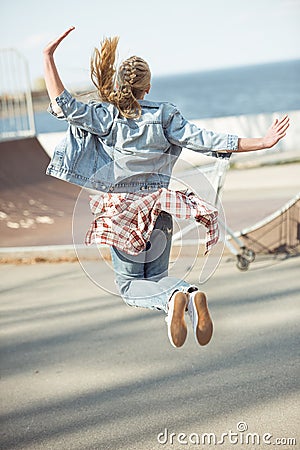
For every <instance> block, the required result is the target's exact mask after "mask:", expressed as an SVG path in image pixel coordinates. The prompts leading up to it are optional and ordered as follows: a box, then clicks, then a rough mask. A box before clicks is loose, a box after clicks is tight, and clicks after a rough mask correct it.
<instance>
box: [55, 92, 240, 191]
mask: <svg viewBox="0 0 300 450" xmlns="http://www.w3.org/2000/svg"><path fill="white" fill-rule="evenodd" d="M56 102H57V104H58V106H59V107H60V108H61V111H62V112H61V114H60V116H59V117H58V116H57V114H56V113H54V111H53V109H52V108H51V105H50V109H49V112H50V113H51V114H53V115H55V116H57V117H58V118H63V119H65V120H67V121H68V123H69V127H68V130H67V133H66V136H65V138H64V140H63V141H62V142H61V143H60V144H58V146H57V147H56V148H55V151H54V154H53V157H52V159H51V162H50V164H49V166H48V168H47V172H46V173H47V174H48V175H52V176H54V177H57V178H60V179H62V180H65V181H68V182H70V183H74V184H77V185H80V186H84V187H86V188H90V189H95V190H98V191H102V192H140V191H144V190H147V191H156V190H157V189H159V188H167V187H168V185H169V181H170V177H171V173H172V169H173V166H174V164H175V162H176V160H177V159H178V157H179V156H180V153H181V151H182V148H183V147H185V148H188V149H190V150H194V151H196V152H200V153H203V154H205V155H209V156H216V157H219V158H220V157H221V158H224V157H225V158H229V157H230V155H231V152H232V151H235V150H237V146H238V137H237V136H235V135H230V134H220V133H213V132H211V131H206V130H204V129H199V128H198V127H196V125H194V124H192V123H190V122H188V121H187V120H185V119H184V118H183V117H182V115H181V113H180V111H179V110H178V109H177V108H176V106H174V105H173V104H171V103H166V102H153V101H145V100H140V105H141V108H142V114H141V117H140V118H139V119H134V120H133V119H127V118H124V117H123V116H121V115H120V113H119V111H118V109H117V108H116V107H115V106H114V105H112V104H109V103H99V102H92V103H89V104H86V103H83V102H80V101H78V100H76V99H75V98H74V97H72V95H71V94H70V93H69V92H68V91H66V90H64V92H62V94H61V95H59V96H58V97H57V98H56ZM218 151H223V152H222V153H219V152H218ZM224 151H225V153H224ZM226 151H228V153H226Z"/></svg>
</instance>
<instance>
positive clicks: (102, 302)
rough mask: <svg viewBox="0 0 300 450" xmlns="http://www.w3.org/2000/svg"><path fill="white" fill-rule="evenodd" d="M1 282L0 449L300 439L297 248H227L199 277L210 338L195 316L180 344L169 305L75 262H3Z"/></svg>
mask: <svg viewBox="0 0 300 450" xmlns="http://www.w3.org/2000/svg"><path fill="white" fill-rule="evenodd" d="M182 264H183V265H184V264H185V261H184V260H183V262H182ZM199 264H201V261H200V259H199V260H197V263H196V265H195V267H194V268H193V270H192V271H191V272H190V275H189V278H190V280H191V281H192V282H193V281H194V282H197V280H198V278H199V271H200V268H199ZM99 271H100V272H101V274H102V276H103V279H104V278H106V277H107V276H108V272H109V271H110V268H109V266H108V265H107V264H106V263H105V262H104V261H102V262H100V263H99ZM0 280H1V305H0V316H1V380H0V381H1V446H0V448H1V449H3V450H4V449H5V450H10V449H14V450H17V449H24V450H25V449H31V450H50V449H51V450H61V449H66V450H73V449H76V450H83V449H97V450H110V449H112V450H156V449H160V448H165V449H181V448H191V449H192V448H217V447H218V446H220V447H221V448H224V449H226V450H227V449H236V448H239V449H242V448H247V449H250V448H251V449H264V448H265V449H269V448H287V449H294V448H299V439H300V436H299V331H298V330H299V319H300V317H299V300H300V280H299V257H294V258H289V259H270V258H269V259H262V258H259V259H258V260H257V261H256V262H254V263H253V264H251V266H250V269H249V271H248V272H243V273H242V272H239V271H238V270H237V269H236V268H235V266H234V263H233V261H232V258H230V257H226V258H223V260H222V262H221V264H220V266H219V268H218V269H217V271H216V272H215V274H214V275H213V276H212V277H211V278H210V279H209V281H207V282H206V283H205V286H204V287H203V288H204V289H205V291H206V293H207V295H208V298H209V304H210V309H211V313H212V316H213V320H214V328H215V332H214V336H213V339H212V341H211V342H210V344H209V345H208V346H207V347H200V346H199V345H197V344H196V342H195V340H194V336H193V333H192V330H191V327H190V323H188V325H189V334H188V339H187V341H186V343H185V344H184V346H183V347H182V348H181V349H174V348H173V347H171V345H170V343H169V341H168V337H167V329H166V324H165V321H164V315H163V314H162V313H160V312H158V311H157V312H156V311H150V310H144V309H136V308H130V307H128V306H126V305H125V304H124V303H123V302H122V300H121V299H120V298H119V297H117V296H114V295H112V294H110V293H109V292H106V291H103V290H101V289H100V288H99V287H98V286H96V285H95V284H94V283H93V282H92V281H91V280H90V279H89V278H88V277H87V276H86V274H85V272H84V271H83V270H82V269H81V267H80V265H79V264H78V263H73V264H71V263H61V264H36V265H19V266H14V265H2V266H0ZM187 321H188V319H187ZM246 429H247V430H246ZM243 430H244V431H243ZM171 433H173V435H172V434H171ZM174 433H175V434H174ZM180 433H183V434H180ZM205 433H210V436H208V435H205ZM226 433H227V434H226ZM234 433H236V434H234ZM222 434H223V437H222ZM158 438H159V440H160V442H159V441H158ZM213 439H215V441H213ZM276 439H280V441H276ZM290 439H292V440H293V441H291V440H290ZM295 439H296V440H297V444H294V440H295ZM180 442H181V443H180ZM201 442H202V444H201ZM209 442H210V444H211V445H210V444H209ZM213 442H216V444H215V445H212V443H213ZM221 442H223V443H221ZM247 442H250V443H248V444H247ZM251 442H255V443H254V444H253V443H252V444H251ZM279 442H280V444H279ZM198 444H199V445H198ZM200 444H201V445H200Z"/></svg>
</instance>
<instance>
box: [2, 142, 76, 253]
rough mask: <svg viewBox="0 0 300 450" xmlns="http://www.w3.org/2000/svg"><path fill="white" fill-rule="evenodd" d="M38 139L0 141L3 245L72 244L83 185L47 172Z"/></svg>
mask: <svg viewBox="0 0 300 450" xmlns="http://www.w3.org/2000/svg"><path fill="white" fill-rule="evenodd" d="M49 160H50V159H49V156H48V155H47V154H46V152H45V151H44V149H43V147H42V146H41V144H40V143H39V141H38V139H37V138H35V137H32V138H23V139H18V140H11V141H2V142H0V193H1V194H0V246H1V247H14V246H36V245H52V244H72V215H73V209H74V205H75V202H76V199H77V196H78V194H79V192H80V188H78V187H77V186H75V185H71V184H69V183H66V182H63V181H60V180H58V179H56V178H53V177H50V176H47V175H46V174H45V170H46V167H47V165H48V163H49Z"/></svg>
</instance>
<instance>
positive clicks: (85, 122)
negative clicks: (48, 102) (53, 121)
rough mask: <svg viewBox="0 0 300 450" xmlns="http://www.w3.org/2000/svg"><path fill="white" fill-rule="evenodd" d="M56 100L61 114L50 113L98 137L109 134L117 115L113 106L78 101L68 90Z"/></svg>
mask: <svg viewBox="0 0 300 450" xmlns="http://www.w3.org/2000/svg"><path fill="white" fill-rule="evenodd" d="M55 100H56V103H57V105H58V106H59V107H60V109H61V113H60V114H59V115H57V114H55V112H54V111H53V109H52V108H50V109H49V110H48V111H49V112H50V113H52V114H53V115H56V116H57V117H58V118H60V119H61V118H65V119H66V120H67V121H68V122H69V123H70V124H71V125H75V126H76V127H78V128H81V129H83V130H86V131H88V132H90V133H92V134H96V135H98V136H104V135H105V134H107V133H108V132H109V130H110V128H111V126H112V123H113V118H114V115H115V114H116V109H115V108H114V107H113V106H112V105H109V104H104V103H89V104H87V103H83V102H80V101H78V100H76V99H75V98H74V97H73V96H72V95H71V94H70V93H69V92H68V91H67V90H64V91H63V92H62V93H61V94H60V95H59V96H58V97H56V99H55Z"/></svg>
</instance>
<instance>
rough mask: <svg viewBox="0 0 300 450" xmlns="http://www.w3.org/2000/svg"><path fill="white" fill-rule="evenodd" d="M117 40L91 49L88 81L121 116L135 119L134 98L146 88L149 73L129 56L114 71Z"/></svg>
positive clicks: (140, 61) (142, 63) (139, 60)
mask: <svg viewBox="0 0 300 450" xmlns="http://www.w3.org/2000/svg"><path fill="white" fill-rule="evenodd" d="M118 42H119V38H118V37H113V38H106V39H104V41H103V42H102V44H101V48H100V50H99V49H98V48H95V49H94V53H93V56H92V58H91V79H92V82H93V83H94V85H95V86H96V88H97V91H98V95H99V97H100V98H101V100H102V101H104V102H109V103H112V104H113V105H115V106H116V107H117V108H118V110H119V112H120V113H121V114H122V116H124V117H127V118H129V119H136V118H139V117H140V115H141V105H140V104H139V102H138V99H139V98H141V97H142V95H143V94H144V92H145V91H146V90H147V89H149V86H150V80H151V72H150V69H149V66H148V64H147V63H146V61H144V60H143V59H142V58H140V57H138V56H131V57H130V58H128V59H126V60H125V61H123V62H122V64H121V65H120V67H119V69H118V71H116V68H115V60H116V50H117V46H118Z"/></svg>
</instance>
